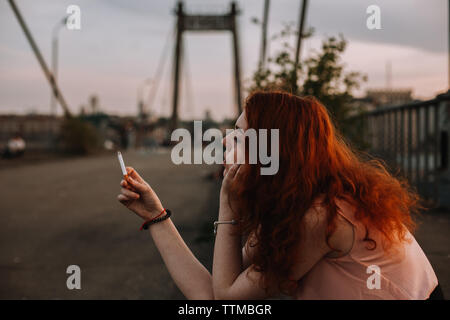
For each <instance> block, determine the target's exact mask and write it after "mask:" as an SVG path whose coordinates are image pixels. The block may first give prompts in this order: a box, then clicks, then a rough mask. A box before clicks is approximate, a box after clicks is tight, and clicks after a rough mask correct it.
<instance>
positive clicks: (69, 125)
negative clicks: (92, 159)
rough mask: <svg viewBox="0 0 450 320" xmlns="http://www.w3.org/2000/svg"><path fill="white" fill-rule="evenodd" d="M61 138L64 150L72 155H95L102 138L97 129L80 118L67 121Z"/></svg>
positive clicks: (63, 125) (63, 126)
mask: <svg viewBox="0 0 450 320" xmlns="http://www.w3.org/2000/svg"><path fill="white" fill-rule="evenodd" d="M60 138H61V142H62V145H63V146H62V147H63V150H64V151H65V152H67V153H71V154H89V153H93V152H95V151H97V150H98V149H99V146H100V138H99V135H98V133H97V130H96V129H95V127H94V126H93V125H92V124H90V123H88V122H86V121H83V120H82V119H80V118H69V119H65V120H64V122H63V124H62V127H61V137H60Z"/></svg>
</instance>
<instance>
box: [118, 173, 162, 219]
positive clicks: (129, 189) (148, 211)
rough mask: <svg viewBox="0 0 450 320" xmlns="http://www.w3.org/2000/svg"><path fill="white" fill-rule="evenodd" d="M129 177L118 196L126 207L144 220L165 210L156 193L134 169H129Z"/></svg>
mask: <svg viewBox="0 0 450 320" xmlns="http://www.w3.org/2000/svg"><path fill="white" fill-rule="evenodd" d="M127 172H128V174H127V176H126V177H125V180H122V181H121V182H120V185H121V187H122V189H121V190H120V192H121V193H120V194H119V195H118V196H117V200H119V201H120V202H121V203H122V204H123V205H124V206H125V207H127V208H128V209H130V210H131V211H133V212H134V213H136V214H137V215H138V216H139V217H141V218H142V219H144V220H150V219H152V218H154V217H155V216H157V215H158V214H159V213H161V211H162V210H163V209H164V208H163V206H162V204H161V201H160V200H159V198H158V196H157V195H156V193H155V192H154V191H153V189H152V188H151V187H150V186H149V184H148V183H147V182H145V181H144V179H142V178H141V176H140V175H139V174H138V173H137V172H136V170H134V169H133V168H132V167H127Z"/></svg>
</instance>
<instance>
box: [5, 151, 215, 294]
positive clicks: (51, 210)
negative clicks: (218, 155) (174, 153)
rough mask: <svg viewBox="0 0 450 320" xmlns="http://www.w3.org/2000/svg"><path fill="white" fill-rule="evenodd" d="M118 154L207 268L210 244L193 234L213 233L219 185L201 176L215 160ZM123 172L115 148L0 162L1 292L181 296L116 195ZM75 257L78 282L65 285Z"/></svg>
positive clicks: (144, 233)
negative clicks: (1, 165) (180, 162)
mask: <svg viewBox="0 0 450 320" xmlns="http://www.w3.org/2000/svg"><path fill="white" fill-rule="evenodd" d="M124 159H125V162H126V164H127V165H131V166H133V167H135V168H136V169H137V170H138V172H140V174H141V175H142V176H143V177H144V178H145V179H146V180H147V181H148V182H149V183H150V184H151V185H152V186H153V187H154V189H155V190H156V192H157V193H158V195H159V196H160V198H161V200H162V202H163V205H164V206H166V207H167V208H170V209H172V211H173V218H172V219H173V221H174V223H175V225H176V226H177V227H178V229H179V231H180V233H181V235H182V236H183V238H184V239H185V241H186V242H187V243H188V245H189V246H190V247H191V249H192V250H193V252H194V253H195V254H196V255H198V256H199V258H200V260H201V261H202V262H204V263H205V265H206V266H207V267H210V265H211V257H212V255H211V254H212V242H211V241H209V242H197V241H195V239H196V238H197V237H198V236H199V235H201V230H205V229H206V230H207V231H208V232H212V222H213V221H214V215H216V214H217V208H216V203H217V202H218V192H217V190H218V187H217V185H218V183H217V182H214V181H212V180H208V179H207V178H205V176H207V174H208V173H210V172H211V171H212V170H213V168H212V167H210V166H206V165H205V166H203V165H185V166H176V165H174V164H172V162H171V161H170V157H169V154H167V153H166V154H151V155H150V154H147V155H144V154H140V153H137V152H127V153H124ZM120 180H121V171H120V168H119V166H118V162H117V158H116V157H115V155H110V156H100V157H90V158H79V159H66V160H59V161H53V162H48V163H40V164H38V165H30V166H20V167H14V168H11V169H2V170H0V181H1V184H0V194H1V202H0V299H5V298H6V299H72V298H73V299H173V298H183V296H182V295H181V293H180V292H179V291H178V289H177V288H176V287H175V286H174V284H173V282H172V281H171V279H170V276H169V274H168V272H167V271H166V269H165V267H164V266H163V264H162V259H161V257H160V255H159V253H158V251H157V250H156V248H155V246H154V244H153V241H152V240H151V237H150V236H149V234H148V233H147V232H145V231H143V232H140V231H139V227H140V219H139V218H138V217H136V216H135V215H134V213H132V212H131V211H129V210H128V209H126V208H125V207H123V206H122V205H121V204H120V203H119V202H118V201H117V200H116V196H117V194H118V192H119V189H120V186H119V182H120ZM187 186H188V187H187ZM216 197H217V199H216ZM199 230H200V231H199ZM208 234H209V233H208ZM72 264H75V265H78V266H80V268H81V286H82V288H81V290H68V289H67V287H66V280H67V277H68V275H67V274H66V268H67V267H68V266H69V265H72Z"/></svg>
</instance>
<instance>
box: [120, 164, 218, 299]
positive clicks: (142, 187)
mask: <svg viewBox="0 0 450 320" xmlns="http://www.w3.org/2000/svg"><path fill="white" fill-rule="evenodd" d="M127 171H128V178H127V179H126V181H125V180H122V182H121V183H120V185H121V186H122V190H121V194H120V195H119V196H118V200H119V201H120V202H121V203H123V204H124V205H125V206H126V207H127V208H129V209H130V210H132V211H134V212H135V213H136V214H137V215H138V216H140V217H141V218H143V219H144V220H150V219H151V218H153V217H155V216H157V215H158V214H159V213H160V212H161V211H162V210H163V206H162V204H161V202H160V200H159V198H158V197H157V196H156V194H155V192H154V191H153V190H152V188H151V187H150V186H149V185H148V184H147V183H146V182H145V181H144V180H143V179H142V178H141V177H140V176H139V174H138V173H137V172H136V171H135V170H134V169H132V168H131V167H127ZM130 185H131V188H130V187H129V186H130ZM129 189H133V191H132V190H129ZM149 232H150V235H151V236H152V238H153V241H154V242H155V245H156V247H157V248H158V251H159V253H160V254H161V257H162V259H163V261H164V263H165V264H166V267H167V269H168V271H169V273H170V275H171V277H172V279H173V281H174V282H175V284H176V285H177V286H178V288H179V289H180V291H181V292H182V293H183V295H184V296H185V297H186V298H187V299H213V298H214V296H213V290H212V280H211V274H210V273H209V271H208V270H207V269H206V268H205V267H204V266H203V265H202V264H201V263H200V262H199V261H198V260H197V259H196V257H195V256H194V255H193V254H192V252H191V250H190V249H189V248H188V247H187V245H186V243H185V242H184V241H183V238H181V236H180V234H179V233H178V230H177V229H176V227H175V225H174V224H173V222H172V221H171V219H170V218H169V219H167V220H164V221H161V222H158V223H155V224H153V225H150V227H149Z"/></svg>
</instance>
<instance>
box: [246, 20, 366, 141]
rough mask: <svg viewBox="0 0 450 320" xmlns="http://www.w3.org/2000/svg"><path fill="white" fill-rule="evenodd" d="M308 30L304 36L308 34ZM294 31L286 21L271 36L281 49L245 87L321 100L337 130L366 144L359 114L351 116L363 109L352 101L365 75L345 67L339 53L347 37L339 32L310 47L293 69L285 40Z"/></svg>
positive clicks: (310, 33)
mask: <svg viewBox="0 0 450 320" xmlns="http://www.w3.org/2000/svg"><path fill="white" fill-rule="evenodd" d="M312 33H313V31H312V30H310V31H309V32H308V34H307V35H306V37H309V36H311V35H312ZM293 35H296V32H295V31H293V28H292V25H286V26H285V28H284V29H283V30H282V31H281V33H280V34H279V35H276V36H275V37H273V38H272V39H271V41H273V40H275V39H282V40H283V43H282V48H283V49H282V50H281V51H279V52H278V53H277V54H276V55H275V56H274V57H270V58H269V59H268V63H267V64H266V67H265V68H264V69H261V68H258V69H257V70H256V71H255V73H254V74H253V77H252V79H251V83H250V86H249V88H248V90H249V91H250V92H251V91H254V90H274V89H276V90H283V91H288V92H292V93H293V94H296V95H299V96H302V95H312V96H314V97H316V98H317V99H318V100H319V101H321V102H322V103H323V104H324V105H325V106H326V107H327V109H328V110H329V112H330V114H331V116H332V118H333V119H334V121H335V124H336V126H337V127H338V128H339V129H340V131H341V132H342V133H343V134H344V136H346V137H347V138H348V139H350V140H351V141H352V142H354V143H355V144H357V145H358V147H360V148H366V147H367V145H366V144H365V143H364V141H363V140H362V135H361V134H360V133H361V132H360V131H359V130H358V129H362V127H363V123H362V122H361V121H362V120H361V119H362V118H358V120H356V118H355V117H354V116H356V115H358V114H360V113H362V112H363V111H364V110H362V109H361V107H360V106H358V105H356V104H354V103H352V101H353V100H354V92H355V90H356V89H358V88H359V86H360V83H361V82H363V81H367V77H366V76H365V75H362V74H361V73H359V72H354V71H350V72H347V71H345V65H344V64H343V63H342V61H341V55H342V53H343V52H344V51H345V49H346V46H347V41H346V40H345V39H344V37H343V36H342V35H340V36H339V38H336V37H333V36H331V37H327V38H325V40H324V41H323V42H322V46H321V49H320V50H319V51H312V52H311V54H310V56H309V57H307V58H306V59H304V60H303V61H301V62H300V63H299V65H298V66H297V68H296V70H295V50H294V48H293V47H291V46H290V44H289V38H291V37H292V36H293ZM295 72H296V73H297V79H298V80H297V86H296V87H297V88H298V89H297V90H295V92H294V88H295V86H294V85H293V79H295V77H294V75H295Z"/></svg>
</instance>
